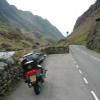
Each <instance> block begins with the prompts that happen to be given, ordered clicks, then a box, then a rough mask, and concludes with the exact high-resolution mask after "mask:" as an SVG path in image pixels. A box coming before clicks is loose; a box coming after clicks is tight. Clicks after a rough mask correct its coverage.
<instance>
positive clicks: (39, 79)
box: [25, 65, 47, 95]
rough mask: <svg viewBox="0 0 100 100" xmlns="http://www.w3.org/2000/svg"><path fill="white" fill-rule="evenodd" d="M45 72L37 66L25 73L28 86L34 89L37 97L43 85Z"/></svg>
mask: <svg viewBox="0 0 100 100" xmlns="http://www.w3.org/2000/svg"><path fill="white" fill-rule="evenodd" d="M46 71H47V70H45V69H42V66H41V65H38V66H37V67H36V68H34V69H31V70H29V71H27V72H26V73H25V77H26V80H27V83H28V86H29V87H33V88H34V92H35V94H36V95H39V94H40V92H41V87H42V85H43V83H44V79H45V76H46Z"/></svg>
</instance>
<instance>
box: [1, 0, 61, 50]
mask: <svg viewBox="0 0 100 100" xmlns="http://www.w3.org/2000/svg"><path fill="white" fill-rule="evenodd" d="M62 38H63V35H62V34H61V33H60V32H59V30H58V29H57V28H56V27H55V26H53V25H52V24H51V23H50V22H49V21H48V20H46V19H43V18H42V17H40V16H37V15H33V14H32V13H31V12H28V11H21V10H18V9H17V8H16V7H15V6H13V5H9V3H8V2H7V0H0V45H1V46H0V49H3V48H4V47H5V46H6V47H11V46H12V48H16V49H17V48H18V49H20V48H21V47H22V48H24V47H29V46H30V47H36V45H37V44H38V45H40V44H42V45H48V44H49V43H50V42H51V41H58V40H60V39H62ZM16 41H18V42H16ZM14 46H15V47H14Z"/></svg>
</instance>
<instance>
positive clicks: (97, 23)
mask: <svg viewBox="0 0 100 100" xmlns="http://www.w3.org/2000/svg"><path fill="white" fill-rule="evenodd" d="M99 19H100V0H97V1H96V3H95V4H93V5H91V6H90V8H89V9H88V10H87V11H86V12H85V13H84V14H82V15H81V16H80V17H79V18H78V19H77V21H76V24H75V26H74V29H73V32H72V34H71V35H70V36H68V37H67V39H64V40H62V41H61V43H60V44H63V45H66V44H81V45H85V46H87V47H88V48H90V49H93V50H96V51H97V52H100V20H99Z"/></svg>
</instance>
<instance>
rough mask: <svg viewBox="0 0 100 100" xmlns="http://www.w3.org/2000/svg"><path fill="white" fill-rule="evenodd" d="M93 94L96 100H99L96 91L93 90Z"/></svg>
mask: <svg viewBox="0 0 100 100" xmlns="http://www.w3.org/2000/svg"><path fill="white" fill-rule="evenodd" d="M91 94H92V95H93V97H94V99H95V100H99V98H98V97H97V96H96V94H95V92H94V91H91Z"/></svg>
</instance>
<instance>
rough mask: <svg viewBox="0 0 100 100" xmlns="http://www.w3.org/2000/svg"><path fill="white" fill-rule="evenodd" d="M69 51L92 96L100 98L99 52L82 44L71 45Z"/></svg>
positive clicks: (97, 99) (96, 99)
mask: <svg viewBox="0 0 100 100" xmlns="http://www.w3.org/2000/svg"><path fill="white" fill-rule="evenodd" d="M70 52H71V54H72V55H73V58H74V59H75V63H76V66H77V68H78V70H79V72H80V74H82V75H83V77H85V83H86V84H87V87H88V88H89V91H91V94H92V95H93V96H94V99H95V100H99V99H100V54H99V53H95V52H93V51H92V50H89V49H87V48H85V47H84V46H79V45H72V46H70Z"/></svg>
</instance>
